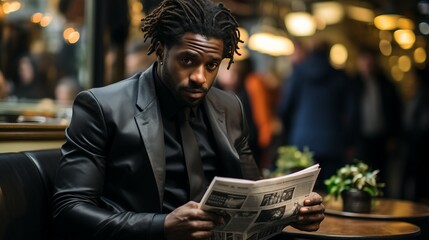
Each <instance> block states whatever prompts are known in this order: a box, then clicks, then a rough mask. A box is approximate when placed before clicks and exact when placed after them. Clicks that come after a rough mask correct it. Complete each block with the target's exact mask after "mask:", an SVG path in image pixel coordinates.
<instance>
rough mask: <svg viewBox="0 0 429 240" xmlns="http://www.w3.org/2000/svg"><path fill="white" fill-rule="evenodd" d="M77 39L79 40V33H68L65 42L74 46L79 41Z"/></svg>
mask: <svg viewBox="0 0 429 240" xmlns="http://www.w3.org/2000/svg"><path fill="white" fill-rule="evenodd" d="M79 38H80V34H79V32H77V31H75V32H72V33H70V35H69V37H68V39H67V40H68V42H69V43H70V44H75V43H77V41H79Z"/></svg>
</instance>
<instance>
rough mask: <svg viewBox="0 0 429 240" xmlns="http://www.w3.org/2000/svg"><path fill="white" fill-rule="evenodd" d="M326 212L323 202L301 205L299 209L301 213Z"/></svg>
mask: <svg viewBox="0 0 429 240" xmlns="http://www.w3.org/2000/svg"><path fill="white" fill-rule="evenodd" d="M324 212H325V206H324V205H323V204H319V205H313V206H306V207H301V208H300V209H299V213H300V214H301V215H306V214H314V213H324Z"/></svg>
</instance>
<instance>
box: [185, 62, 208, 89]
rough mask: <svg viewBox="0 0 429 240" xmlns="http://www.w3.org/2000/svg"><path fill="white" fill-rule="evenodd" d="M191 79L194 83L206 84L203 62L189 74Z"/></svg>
mask: <svg viewBox="0 0 429 240" xmlns="http://www.w3.org/2000/svg"><path fill="white" fill-rule="evenodd" d="M189 79H190V81H191V82H193V83H197V84H199V85H202V84H204V83H205V82H206V76H205V68H204V65H202V64H201V65H199V66H198V67H196V68H195V69H194V70H193V71H192V73H191V75H190V76H189Z"/></svg>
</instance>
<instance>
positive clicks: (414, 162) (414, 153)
mask: <svg viewBox="0 0 429 240" xmlns="http://www.w3.org/2000/svg"><path fill="white" fill-rule="evenodd" d="M414 89H415V91H414V95H413V96H412V98H411V100H410V101H409V103H408V104H407V105H406V108H405V110H406V111H405V118H404V141H403V143H404V144H403V147H404V151H403V154H404V155H403V158H402V164H401V166H402V167H403V168H402V174H403V177H404V180H403V181H402V186H401V189H402V194H403V196H401V197H403V198H405V199H409V200H414V201H420V202H424V203H426V204H429V188H428V187H427V186H428V185H429V174H427V169H429V73H428V71H427V70H426V71H425V70H419V71H417V74H416V85H415V87H414Z"/></svg>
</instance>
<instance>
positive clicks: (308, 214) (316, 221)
mask: <svg viewBox="0 0 429 240" xmlns="http://www.w3.org/2000/svg"><path fill="white" fill-rule="evenodd" d="M322 202H323V199H322V197H321V196H320V195H319V194H317V193H315V192H312V193H311V194H310V196H309V197H308V198H307V199H305V200H304V206H302V207H301V208H300V209H299V213H298V218H297V221H296V222H293V223H291V224H290V225H291V226H292V227H294V228H297V229H299V230H303V231H317V230H318V229H319V227H320V223H321V222H322V221H323V219H324V218H325V215H324V212H325V206H323V204H322Z"/></svg>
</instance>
